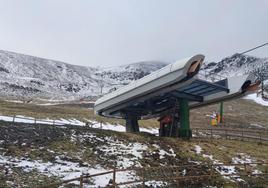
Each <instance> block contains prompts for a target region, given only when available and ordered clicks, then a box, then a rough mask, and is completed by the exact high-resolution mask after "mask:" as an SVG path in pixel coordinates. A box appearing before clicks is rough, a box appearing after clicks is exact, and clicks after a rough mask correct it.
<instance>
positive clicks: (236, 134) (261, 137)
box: [192, 128, 268, 144]
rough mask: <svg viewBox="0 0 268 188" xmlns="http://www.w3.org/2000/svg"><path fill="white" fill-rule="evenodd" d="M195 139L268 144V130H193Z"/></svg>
mask: <svg viewBox="0 0 268 188" xmlns="http://www.w3.org/2000/svg"><path fill="white" fill-rule="evenodd" d="M192 131H193V134H194V137H195V138H211V139H217V138H225V139H235V140H237V139H238V140H241V141H257V142H258V143H267V144H268V131H267V130H254V129H227V128H225V129H223V128H193V129H192Z"/></svg>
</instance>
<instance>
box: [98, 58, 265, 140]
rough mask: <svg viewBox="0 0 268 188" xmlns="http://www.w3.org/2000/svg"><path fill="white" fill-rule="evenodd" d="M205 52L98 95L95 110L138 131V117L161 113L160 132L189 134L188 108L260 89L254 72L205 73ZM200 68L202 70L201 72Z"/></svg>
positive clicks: (164, 134)
mask: <svg viewBox="0 0 268 188" xmlns="http://www.w3.org/2000/svg"><path fill="white" fill-rule="evenodd" d="M204 58H205V57H204V55H195V56H193V57H190V58H186V59H182V60H179V61H176V62H175V63H173V64H169V65H167V66H165V67H163V68H162V69H160V70H158V71H155V72H153V73H151V74H149V75H147V76H145V77H143V78H141V79H139V80H136V81H133V82H131V83H130V84H128V85H126V86H124V87H122V88H119V89H118V90H116V91H113V92H111V93H109V94H106V95H104V96H103V97H101V98H100V99H98V100H97V101H96V103H95V106H94V111H95V113H96V114H98V115H101V116H106V117H111V118H123V119H125V120H126V132H139V124H138V121H139V120H140V119H150V118H156V117H158V118H159V119H160V120H163V119H164V120H166V121H168V122H170V125H169V126H168V128H167V127H165V126H163V125H162V124H161V123H160V129H159V130H160V136H174V137H183V138H190V137H191V136H192V133H191V129H190V122H189V110H190V109H193V108H198V107H202V106H205V105H209V104H213V103H218V102H221V101H225V100H230V99H234V98H239V97H242V96H244V95H246V94H249V93H252V92H254V91H255V90H256V89H258V86H259V85H260V82H259V81H257V80H256V79H255V77H254V76H253V75H243V76H235V77H228V78H223V77H221V76H217V75H210V76H207V75H205V74H202V73H201V72H203V71H200V68H201V66H202V63H203V61H204ZM199 71H200V73H199Z"/></svg>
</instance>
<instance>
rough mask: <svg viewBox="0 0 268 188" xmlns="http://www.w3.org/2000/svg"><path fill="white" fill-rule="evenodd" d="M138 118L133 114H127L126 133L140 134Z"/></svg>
mask: <svg viewBox="0 0 268 188" xmlns="http://www.w3.org/2000/svg"><path fill="white" fill-rule="evenodd" d="M138 119H139V118H138V117H137V116H135V115H133V114H129V113H127V114H126V132H130V133H132V132H140V128H139V124H138Z"/></svg>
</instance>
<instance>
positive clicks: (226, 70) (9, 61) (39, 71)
mask: <svg viewBox="0 0 268 188" xmlns="http://www.w3.org/2000/svg"><path fill="white" fill-rule="evenodd" d="M165 65H167V63H163V62H157V61H150V62H139V63H133V64H128V65H123V66H117V67H108V68H101V67H84V66H77V65H70V64H67V63H63V62H59V61H54V60H49V59H44V58H39V57H33V56H29V55H23V54H18V53H14V52H8V51H2V50H0V97H1V98H5V99H13V100H24V101H28V100H35V101H39V102H40V101H54V102H56V101H62V100H67V101H71V100H81V99H92V98H96V97H98V96H100V95H101V93H107V92H109V91H110V90H113V89H115V88H118V87H121V86H123V85H126V84H128V83H129V82H131V81H133V80H136V79H139V78H141V77H143V76H145V75H147V74H150V73H151V72H153V71H156V70H158V69H160V68H162V67H164V66H165ZM260 68H261V69H266V70H268V58H257V57H252V56H247V55H240V54H234V55H233V56H230V57H227V58H225V59H223V60H222V61H220V62H219V63H214V62H211V63H205V65H203V67H202V71H206V72H207V74H214V73H217V74H220V75H223V76H233V75H239V74H245V73H248V72H256V71H258V70H260ZM262 72H263V71H262ZM267 72H268V71H266V73H265V74H266V76H267V77H268V73H267Z"/></svg>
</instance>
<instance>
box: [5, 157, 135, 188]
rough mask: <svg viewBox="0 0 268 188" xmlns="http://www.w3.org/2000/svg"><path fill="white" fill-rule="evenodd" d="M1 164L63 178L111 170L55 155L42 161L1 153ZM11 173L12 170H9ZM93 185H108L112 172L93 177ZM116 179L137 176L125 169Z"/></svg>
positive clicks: (122, 180) (121, 179)
mask: <svg viewBox="0 0 268 188" xmlns="http://www.w3.org/2000/svg"><path fill="white" fill-rule="evenodd" d="M0 164H1V165H5V167H6V168H7V167H8V168H11V167H12V168H14V167H15V168H16V167H17V168H22V170H23V171H24V172H30V171H33V170H36V171H38V172H39V173H42V174H44V175H46V176H48V177H51V176H57V177H60V178H61V179H62V180H68V179H72V178H78V177H80V176H81V175H82V174H97V173H102V172H106V171H111V169H104V168H102V167H100V166H94V167H92V166H90V165H89V164H85V163H83V167H81V166H80V164H79V163H75V162H70V161H65V160H62V159H61V158H60V156H56V157H55V162H53V163H52V162H42V161H41V160H36V161H34V160H30V159H25V158H21V159H18V158H13V157H9V156H2V155H0ZM9 173H11V170H9ZM92 179H93V185H88V186H87V187H98V186H101V187H103V186H106V185H107V184H108V183H109V180H110V179H112V173H110V174H106V175H102V176H97V177H93V178H92ZM116 179H117V181H118V182H126V181H132V180H134V179H137V176H136V174H135V173H133V172H129V171H124V172H118V173H116ZM73 183H74V184H77V185H78V184H79V181H74V182H73Z"/></svg>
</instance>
